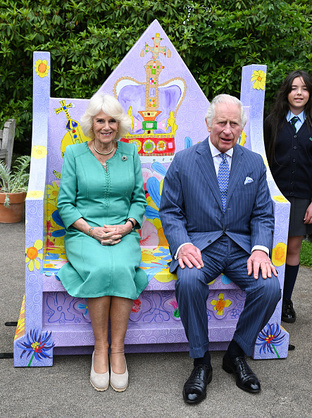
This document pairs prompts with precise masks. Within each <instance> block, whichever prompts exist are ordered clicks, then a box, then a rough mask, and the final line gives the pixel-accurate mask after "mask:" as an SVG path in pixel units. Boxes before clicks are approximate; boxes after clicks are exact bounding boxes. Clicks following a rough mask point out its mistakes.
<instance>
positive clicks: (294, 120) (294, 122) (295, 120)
mask: <svg viewBox="0 0 312 418" xmlns="http://www.w3.org/2000/svg"><path fill="white" fill-rule="evenodd" d="M298 120H299V118H298V116H294V117H292V118H291V119H290V123H291V126H292V127H293V128H294V130H295V132H297V129H296V123H297V121H298Z"/></svg>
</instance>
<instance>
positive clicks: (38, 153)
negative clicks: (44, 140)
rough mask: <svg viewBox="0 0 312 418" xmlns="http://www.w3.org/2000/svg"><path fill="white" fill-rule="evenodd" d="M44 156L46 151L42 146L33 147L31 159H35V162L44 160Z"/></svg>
mask: <svg viewBox="0 0 312 418" xmlns="http://www.w3.org/2000/svg"><path fill="white" fill-rule="evenodd" d="M46 155H47V149H46V147H45V146H44V145H34V146H33V147H32V149H31V156H32V158H36V160H40V159H41V158H45V157H46Z"/></svg>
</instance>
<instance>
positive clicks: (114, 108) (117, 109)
mask: <svg viewBox="0 0 312 418" xmlns="http://www.w3.org/2000/svg"><path fill="white" fill-rule="evenodd" d="M101 110H102V111H103V112H104V113H106V115H108V116H111V117H113V118H114V119H116V121H117V122H118V132H117V135H116V137H115V141H118V139H120V138H122V137H123V136H124V135H126V134H127V133H128V132H129V130H130V127H131V119H130V116H129V115H127V113H125V111H124V110H123V108H122V106H121V104H120V103H119V101H118V100H117V99H115V97H113V96H111V95H109V94H104V93H96V94H94V96H92V97H91V99H90V102H89V104H88V107H87V110H86V111H85V113H84V114H83V116H82V117H81V119H80V126H81V129H82V131H83V133H84V134H85V135H86V136H88V137H89V138H91V139H94V132H93V131H92V126H93V118H94V116H96V115H97V114H98V113H100V112H101Z"/></svg>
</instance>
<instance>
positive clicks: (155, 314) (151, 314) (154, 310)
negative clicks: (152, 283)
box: [143, 292, 171, 323]
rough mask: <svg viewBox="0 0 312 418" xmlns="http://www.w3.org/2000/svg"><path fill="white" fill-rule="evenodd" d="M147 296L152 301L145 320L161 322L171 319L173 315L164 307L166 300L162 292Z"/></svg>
mask: <svg viewBox="0 0 312 418" xmlns="http://www.w3.org/2000/svg"><path fill="white" fill-rule="evenodd" d="M147 298H148V301H149V303H150V309H149V310H148V311H147V312H146V314H145V315H144V316H143V322H150V323H151V322H156V323H161V322H167V321H169V320H170V318H171V316H170V315H169V313H168V312H167V311H166V309H165V307H164V304H165V302H166V300H165V299H164V297H163V295H162V292H153V293H151V294H150V295H148V296H147Z"/></svg>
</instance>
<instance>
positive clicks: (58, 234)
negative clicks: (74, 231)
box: [51, 210, 65, 238]
mask: <svg viewBox="0 0 312 418" xmlns="http://www.w3.org/2000/svg"><path fill="white" fill-rule="evenodd" d="M52 219H53V221H54V222H55V223H56V225H57V226H58V227H60V228H58V229H55V230H54V231H52V234H51V235H52V237H55V238H60V237H63V236H64V235H65V225H64V223H63V221H62V218H61V217H60V214H59V211H58V210H55V211H54V212H53V213H52Z"/></svg>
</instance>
